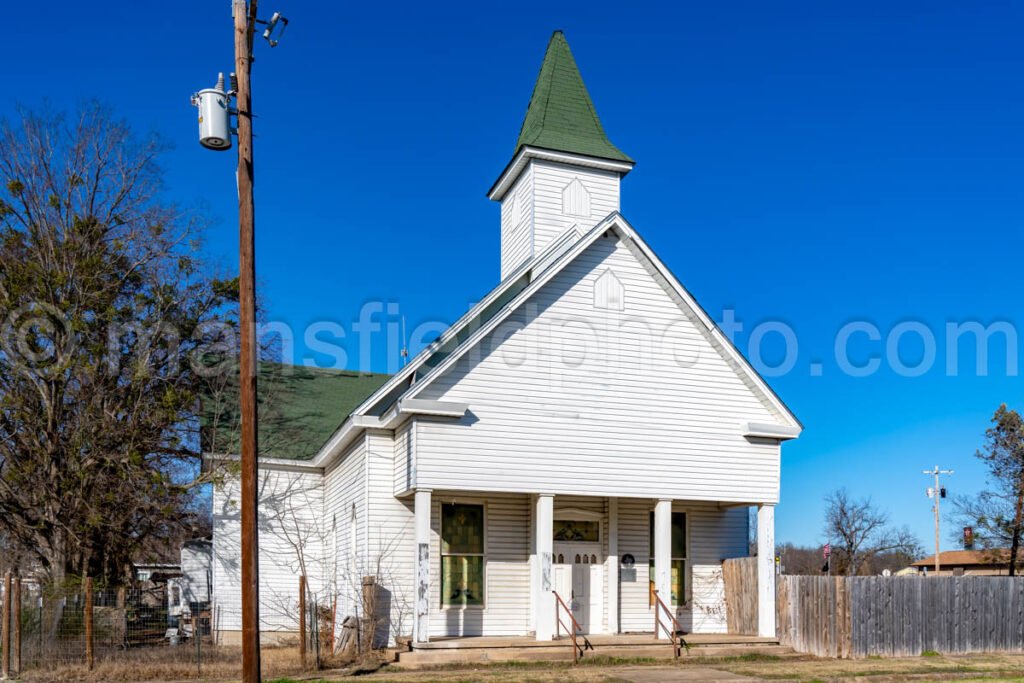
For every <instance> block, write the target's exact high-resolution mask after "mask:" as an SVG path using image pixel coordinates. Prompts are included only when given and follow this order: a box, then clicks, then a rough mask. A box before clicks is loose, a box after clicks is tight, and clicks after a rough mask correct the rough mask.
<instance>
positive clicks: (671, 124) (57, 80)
mask: <svg viewBox="0 0 1024 683" xmlns="http://www.w3.org/2000/svg"><path fill="white" fill-rule="evenodd" d="M261 5H262V8H263V13H265V14H269V13H270V12H272V11H273V10H275V9H277V10H280V11H282V12H283V13H284V14H285V15H286V16H288V17H289V18H290V19H291V25H290V26H289V28H288V31H287V33H286V35H285V39H284V41H282V44H281V45H280V46H279V47H278V48H276V49H274V50H270V49H269V48H268V47H267V46H266V45H260V46H259V47H258V53H257V59H256V63H255V67H254V89H255V90H254V91H255V108H256V112H257V115H258V118H257V120H256V132H257V136H258V137H257V139H256V143H255V148H256V154H257V164H258V166H257V168H258V171H257V212H258V222H257V230H258V235H259V237H258V246H257V249H258V256H257V257H258V268H259V272H260V280H261V285H262V290H261V294H262V296H263V297H264V298H265V300H266V302H267V305H268V311H269V317H270V318H271V319H274V320H282V321H286V322H288V323H289V324H291V325H293V326H295V327H299V328H301V327H303V326H305V325H307V324H308V323H310V322H312V321H316V320H321V319H331V320H337V321H339V322H343V323H344V324H346V325H350V323H351V321H352V320H353V319H354V318H356V317H357V315H358V311H359V309H360V307H361V306H362V304H363V303H364V302H366V301H370V300H382V301H387V302H392V303H394V304H397V305H398V306H399V309H400V311H401V313H403V314H404V315H405V316H406V317H407V320H408V324H409V326H410V327H413V326H415V325H416V324H418V323H419V322H422V321H426V320H444V321H452V320H454V319H455V318H456V317H457V316H458V315H459V314H460V313H461V312H462V311H464V310H465V308H466V307H467V305H469V304H470V303H471V302H473V301H474V300H475V299H476V298H477V297H479V296H481V295H482V294H483V293H485V292H486V291H487V290H489V289H490V288H491V287H492V286H493V285H494V284H495V282H496V281H497V278H498V266H499V264H498V229H497V224H498V210H497V206H495V205H494V204H493V203H491V202H489V201H488V200H487V199H486V198H485V196H484V193H485V191H486V190H487V188H488V187H489V186H490V184H491V182H492V181H493V180H494V179H495V178H496V177H497V174H498V173H499V172H500V171H501V169H502V168H503V167H504V165H505V163H506V162H507V161H508V160H509V156H510V154H511V152H512V147H513V145H514V142H515V137H516V134H517V132H518V129H519V125H520V122H521V118H522V115H523V113H524V111H525V107H526V104H527V101H528V99H529V96H530V92H531V89H532V86H533V81H534V79H535V77H536V73H537V70H538V68H539V66H540V60H541V57H542V55H543V50H544V47H545V45H546V43H547V40H548V37H549V35H550V33H551V31H552V30H553V29H556V28H561V29H564V30H565V31H566V35H567V37H568V39H569V42H570V45H571V46H572V48H573V51H574V53H575V56H576V59H577V61H578V63H579V65H580V68H581V70H582V72H583V76H584V79H585V81H586V83H587V85H588V87H589V89H590V92H591V95H592V96H593V98H594V100H595V103H596V106H597V109H598V112H599V113H600V115H601V117H602V120H603V123H604V125H605V128H606V130H607V131H608V133H609V135H610V137H611V139H612V140H613V141H614V142H615V143H616V145H618V146H619V147H620V148H621V149H623V150H624V151H626V152H627V153H628V154H630V155H631V156H632V157H633V158H635V159H636V160H637V161H638V164H637V167H636V169H635V170H634V172H633V173H632V174H630V175H629V177H628V178H626V180H625V181H624V183H623V200H622V209H623V213H624V214H625V215H626V216H627V218H628V219H629V220H630V221H631V222H632V224H633V225H635V226H636V227H637V228H638V230H639V231H640V232H641V233H642V234H643V235H644V237H645V238H646V239H647V240H648V242H649V243H650V244H651V245H652V246H653V247H654V249H655V250H656V251H657V252H658V253H659V255H660V256H661V257H662V259H663V260H664V261H665V262H666V263H667V264H668V265H669V266H670V267H671V268H672V269H673V271H674V272H675V273H676V274H677V275H678V276H679V277H680V279H681V280H682V281H683V283H684V284H685V285H686V286H687V287H688V288H689V289H690V291H691V292H693V293H694V294H695V295H696V296H697V298H698V300H699V301H700V302H701V303H702V304H703V306H704V307H705V308H706V309H707V310H708V311H709V312H710V313H711V315H712V316H713V317H714V318H716V319H717V320H721V319H722V316H723V311H724V310H726V309H730V310H733V311H735V315H736V316H737V318H739V319H740V320H741V321H742V322H743V323H744V324H745V329H744V331H743V332H741V333H739V334H738V335H737V337H736V341H737V344H738V345H739V347H740V348H741V349H743V350H745V351H746V350H748V346H749V331H750V330H751V329H752V328H753V326H755V325H757V324H758V323H761V322H764V321H783V322H785V323H786V324H788V325H789V326H791V328H792V329H793V330H794V331H795V333H796V337H797V339H798V342H799V349H798V352H797V357H796V364H795V366H794V368H793V369H792V370H791V371H790V372H788V373H786V374H784V375H782V376H779V377H772V378H770V381H771V383H772V385H773V386H774V387H775V388H776V390H777V391H778V392H779V393H780V394H781V395H782V396H783V398H784V399H785V400H786V401H787V403H788V404H789V405H790V406H791V407H792V408H793V410H794V411H795V412H796V413H797V415H798V416H799V417H800V418H801V419H802V421H803V422H804V424H805V425H806V431H805V432H804V435H803V437H802V438H801V439H800V440H799V441H797V442H791V443H789V444H787V445H786V446H785V448H784V451H783V452H784V455H783V491H782V501H783V502H782V504H781V505H780V507H779V510H778V515H777V536H778V538H779V540H780V541H782V540H792V541H795V542H801V543H817V542H820V541H821V540H823V539H822V537H821V533H820V529H821V511H822V497H823V496H824V494H825V493H827V492H828V491H829V490H831V489H833V488H835V487H837V486H842V485H845V486H847V487H848V488H849V489H850V491H851V492H852V493H854V494H855V495H870V496H871V497H872V498H873V499H874V500H875V502H876V503H878V504H879V505H880V506H881V507H883V508H885V509H887V510H888V511H889V512H890V513H891V515H892V517H893V520H894V521H897V522H899V523H907V524H909V525H910V526H911V527H912V528H913V529H914V530H915V531H916V532H918V535H919V536H920V538H921V540H922V541H924V542H925V543H926V545H927V544H930V540H929V539H930V538H931V536H930V534H931V516H930V502H929V501H928V499H927V498H926V497H925V495H924V489H925V487H926V486H927V483H928V482H927V480H926V478H925V477H924V476H923V475H922V474H921V470H922V469H924V468H926V467H930V466H932V465H934V464H936V463H937V464H939V465H941V466H943V467H949V468H954V469H956V471H957V472H956V474H955V475H954V477H952V478H951V479H950V480H949V482H948V486H949V488H950V490H951V491H952V492H969V491H974V490H977V489H978V488H979V487H980V486H981V485H982V483H983V472H982V471H981V469H980V468H979V466H978V465H977V464H976V463H975V461H974V458H973V457H972V456H973V452H974V450H975V449H976V448H977V447H978V446H979V445H980V441H981V433H982V432H983V430H984V429H985V427H986V426H987V421H988V419H989V417H990V416H991V414H992V412H993V411H994V409H995V408H996V407H997V406H998V405H999V404H1000V403H1001V402H1007V403H1010V404H1011V405H1015V406H1017V407H1024V396H1022V391H1021V381H1020V378H1019V377H1018V376H1008V372H1007V365H1006V361H1005V349H1004V345H1002V344H1001V343H996V344H994V345H993V347H992V348H993V353H992V357H991V358H990V361H991V362H990V366H989V369H988V373H987V374H986V376H978V375H977V373H975V372H974V371H973V367H974V360H973V359H974V354H973V349H972V348H970V345H967V346H966V347H965V348H963V349H962V353H961V354H960V360H961V372H960V374H959V375H958V376H955V377H951V376H948V373H947V372H946V370H945V356H946V350H947V349H946V345H945V342H944V339H943V338H942V337H943V328H944V326H945V324H946V323H947V322H950V321H953V322H963V321H977V322H980V323H981V324H983V325H988V324H990V323H993V322H996V321H1007V322H1010V323H1012V324H1013V325H1014V326H1015V327H1020V325H1021V324H1022V323H1024V320H1022V315H1021V305H1020V301H1021V294H1022V289H1024V286H1022V284H1021V280H1020V275H1019V273H1020V268H1019V258H1020V254H1021V252H1022V247H1024V230H1022V228H1024V225H1022V223H1024V164H1022V160H1024V136H1022V134H1021V131H1022V128H1021V122H1022V121H1024V90H1022V89H1021V88H1020V87H1019V86H1020V74H1021V73H1022V71H1024V48H1022V47H1021V44H1020V41H1019V35H1018V34H1019V29H1020V26H1021V25H1022V20H1024V6H1021V5H1020V4H1019V3H1017V4H1015V3H1011V2H987V3H959V2H957V3H954V2H920V3H913V2H912V3H900V4H899V5H898V6H895V5H894V3H889V2H885V3H880V2H879V3H875V2H868V3H858V4H857V5H856V6H853V5H850V4H848V3H818V2H813V3H812V2H804V3H796V2H773V3H763V2H732V1H723V2H715V3H697V2H681V3H666V4H665V5H663V6H659V5H654V4H648V3H627V4H623V3H603V2H593V1H591V2H586V3H582V2H565V3H550V2H544V3H535V2H520V3H514V4H506V5H493V4H491V3H484V4H482V3H421V2H418V3H401V2H399V3H394V2H393V3H324V2H316V3H314V2H308V1H302V0H280V3H279V4H277V5H274V4H272V3H271V2H269V0H262V2H261ZM230 21H231V19H230V16H229V3H228V2H227V0H217V1H215V2H199V1H191V2H185V1H182V2H175V3H160V2H156V1H155V0H145V1H139V2H133V3H112V4H109V5H96V4H83V3H78V2H74V3H72V2H64V1H61V0H57V1H56V2H54V3H48V4H44V5H41V4H39V3H16V4H13V5H10V6H8V7H6V8H5V25H6V26H7V28H8V30H7V32H6V34H5V40H4V41H3V42H2V43H0V60H2V63H3V64H4V65H5V68H4V78H3V83H4V86H5V87H4V92H3V94H2V95H0V115H3V116H10V115H12V114H13V112H14V107H15V104H16V103H19V102H20V103H24V104H28V105H33V106H34V105H38V104H40V103H41V102H42V101H43V100H44V99H48V100H49V101H50V102H51V103H52V104H53V105H54V106H56V107H59V108H68V107H73V106H74V105H75V104H76V103H77V102H79V101H81V100H83V99H86V98H93V97H95V98H99V99H100V100H102V101H104V102H106V103H108V104H110V105H111V106H112V107H113V108H114V109H115V110H116V112H117V113H118V114H120V115H122V116H124V117H127V118H128V119H129V120H130V121H131V122H132V123H133V124H134V126H135V127H136V129H137V130H139V131H141V132H146V131H150V130H152V131H156V132H159V133H160V134H161V135H163V136H164V137H166V138H167V139H168V140H169V141H171V142H173V143H174V144H175V149H174V150H173V151H172V152H170V153H169V154H168V155H167V156H166V157H165V159H164V161H163V163H164V165H165V167H166V171H167V191H168V194H169V195H170V196H171V197H173V198H174V199H176V200H177V201H180V202H182V203H185V204H189V205H195V206H199V207H202V208H203V210H204V211H206V212H207V213H208V215H209V216H211V217H212V218H213V219H214V224H213V227H212V229H211V232H210V234H209V236H208V241H207V244H206V246H205V249H206V251H207V252H208V254H209V256H210V257H211V258H212V259H213V260H214V261H216V262H217V263H218V264H219V265H220V266H221V267H222V268H224V270H225V271H230V270H233V269H234V268H235V267H236V264H237V261H236V256H235V254H236V248H237V246H236V245H237V241H236V240H237V232H236V224H235V216H236V214H235V211H236V199H235V194H234V193H235V185H234V177H233V171H234V154H233V153H228V154H220V155H218V154H215V153H211V152H206V151H204V150H201V149H200V148H199V146H198V145H197V144H196V142H195V137H196V130H195V129H196V125H195V112H194V110H193V109H192V108H191V107H190V105H189V101H188V98H189V95H190V94H191V93H192V92H194V91H195V90H197V89H199V88H202V87H208V86H210V85H212V84H213V82H214V80H215V78H216V72H217V71H228V70H230V67H231V55H232V43H231V26H230ZM854 320H862V321H870V322H871V323H873V324H874V325H876V326H877V327H878V329H879V330H880V331H881V333H882V335H883V341H880V342H870V341H869V340H867V338H866V337H863V336H861V337H857V338H856V340H855V342H854V343H852V344H851V350H852V353H851V355H852V357H853V358H854V359H855V362H856V363H858V364H860V363H863V362H865V361H866V360H867V359H868V358H869V357H870V356H871V355H873V354H882V355H884V351H885V345H884V338H885V335H887V334H888V333H889V332H890V331H891V330H892V329H893V328H894V326H895V325H897V324H899V323H901V322H907V321H916V322H919V323H923V324H924V325H925V326H927V327H928V328H929V329H932V330H935V331H936V334H937V336H938V342H937V357H938V359H939V360H938V361H937V363H936V364H935V366H934V368H933V369H931V370H930V371H928V372H926V373H924V374H923V375H922V376H919V377H905V376H901V375H900V374H899V373H897V372H895V371H893V369H892V367H891V364H889V363H886V362H883V363H882V367H881V368H880V369H879V371H878V372H876V373H874V374H872V375H870V376H868V377H849V376H846V375H845V374H844V373H842V372H841V371H840V370H839V368H838V366H837V364H836V362H835V360H834V357H833V347H834V342H835V337H836V333H837V331H838V330H839V329H840V328H841V327H842V326H843V325H844V324H846V323H848V322H850V321H854ZM915 339H916V337H915V335H913V334H907V335H905V336H904V337H903V342H904V343H903V344H901V345H899V347H898V349H897V350H898V351H899V352H900V354H901V356H900V357H901V358H902V359H903V362H905V363H907V364H910V365H913V364H915V363H916V362H917V360H919V359H920V358H921V355H922V352H923V350H924V349H923V345H922V344H920V343H915ZM777 342H778V336H777V335H768V336H767V337H766V338H765V344H764V347H763V349H762V351H763V354H762V355H763V357H764V358H765V359H766V362H768V364H769V365H772V364H776V363H778V362H779V360H780V359H781V357H782V356H781V353H782V349H781V346H780V345H779V344H778V343H777ZM380 344H383V342H380ZM375 350H376V351H379V349H376V347H375ZM299 352H300V353H305V352H306V349H304V348H303V347H301V346H300V348H299ZM1019 355H1020V354H1019V351H1018V358H1019ZM357 356H358V354H357V353H356V352H355V350H354V349H349V363H348V364H349V365H350V366H351V365H354V364H355V362H356V360H357ZM381 356H382V354H380V353H376V354H375V356H374V358H375V359H376V360H375V361H374V369H376V370H384V369H386V368H385V367H384V362H383V360H382V358H381ZM311 358H312V359H313V360H314V361H319V362H323V361H324V360H325V359H323V358H319V357H316V356H315V355H314V356H311ZM883 360H884V359H883ZM815 363H820V364H821V365H820V367H821V372H820V376H813V373H812V367H814V365H813V364H815Z"/></svg>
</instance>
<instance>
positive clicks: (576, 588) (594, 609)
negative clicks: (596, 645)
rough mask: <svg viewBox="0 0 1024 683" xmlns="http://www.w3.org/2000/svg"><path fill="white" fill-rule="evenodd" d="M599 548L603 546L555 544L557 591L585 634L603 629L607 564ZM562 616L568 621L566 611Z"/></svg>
mask: <svg viewBox="0 0 1024 683" xmlns="http://www.w3.org/2000/svg"><path fill="white" fill-rule="evenodd" d="M600 550H601V548H600V545H593V546H592V545H590V544H585V543H564V544H562V543H556V544H555V548H554V556H555V557H554V559H555V562H554V570H555V571H554V579H555V581H554V585H555V590H556V591H557V592H558V595H559V596H560V597H561V598H562V600H563V601H565V603H566V604H567V605H568V606H569V608H570V609H571V610H572V615H573V617H575V618H576V622H577V623H578V624H579V625H580V629H581V630H582V631H583V633H597V632H599V631H601V621H602V618H603V610H602V599H603V595H604V591H603V586H604V565H603V563H602V562H603V561H602V558H601V553H600ZM561 618H562V621H563V623H565V624H566V625H568V624H569V620H568V619H567V618H566V616H565V612H564V610H563V611H562V615H561Z"/></svg>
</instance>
